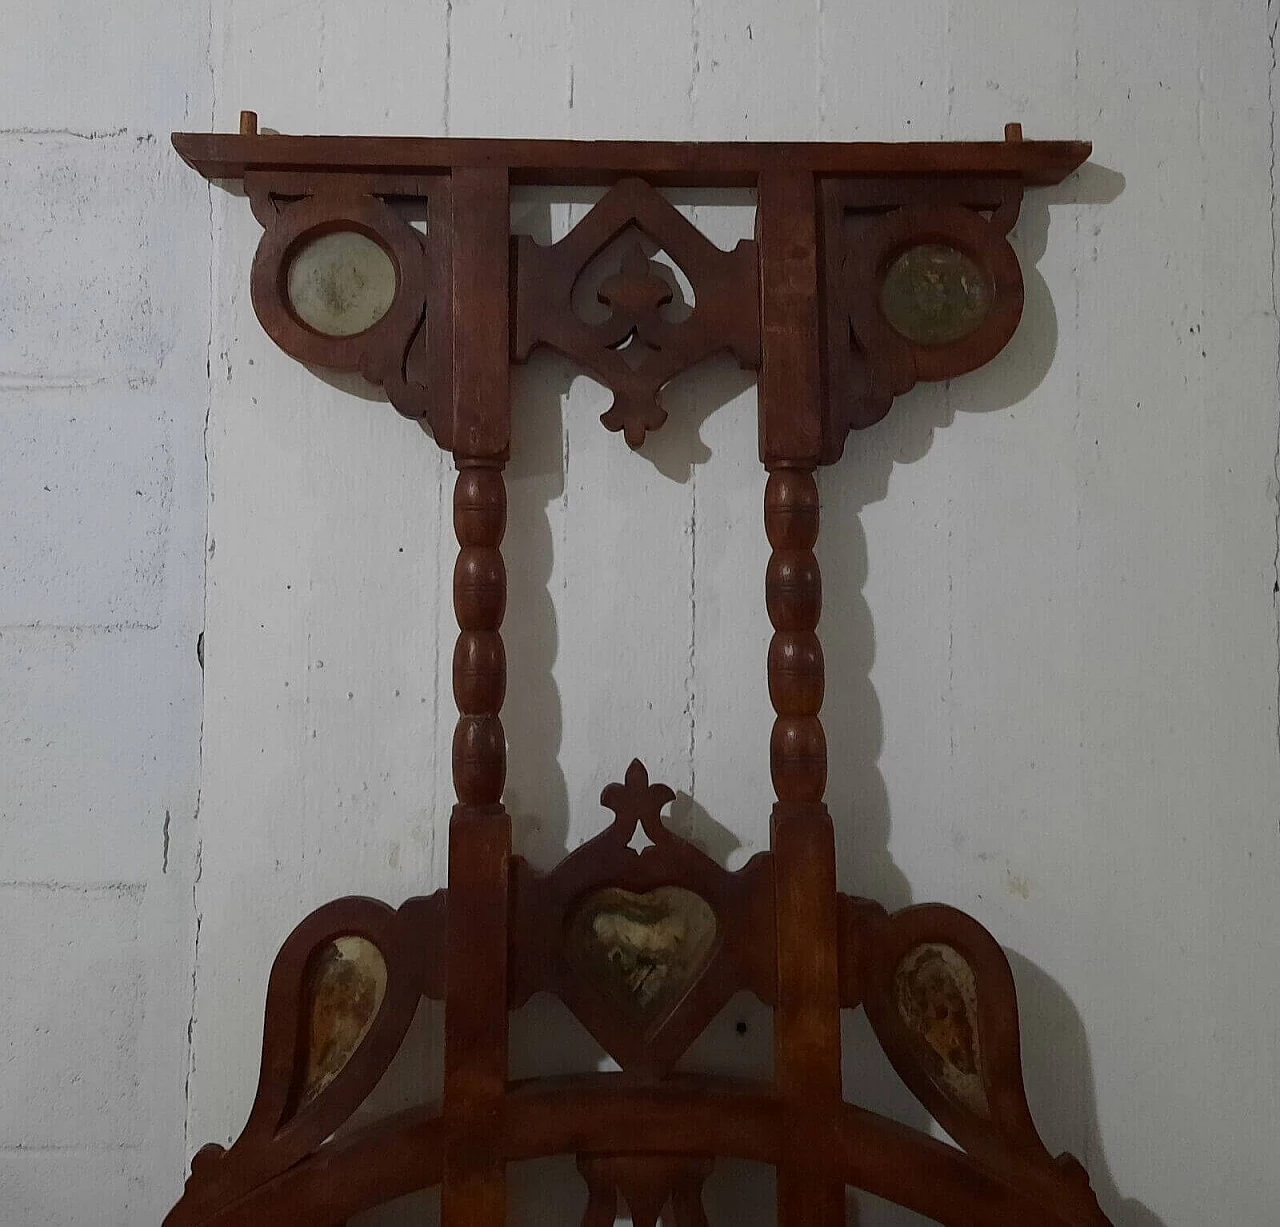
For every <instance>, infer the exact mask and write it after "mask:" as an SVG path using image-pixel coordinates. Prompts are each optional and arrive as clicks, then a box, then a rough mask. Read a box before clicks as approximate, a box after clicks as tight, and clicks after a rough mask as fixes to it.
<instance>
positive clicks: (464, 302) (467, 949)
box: [440, 169, 511, 1227]
mask: <svg viewBox="0 0 1280 1227" xmlns="http://www.w3.org/2000/svg"><path fill="white" fill-rule="evenodd" d="M508 197H509V188H508V181H507V174H506V171H505V170H501V169H498V170H488V169H477V170H456V171H455V172H454V174H453V192H452V199H453V307H454V319H453V333H454V355H453V360H454V371H455V384H454V388H455V391H454V433H453V439H454V458H455V460H456V462H457V466H458V477H457V482H456V485H455V489H454V500H453V524H454V532H455V534H456V536H457V539H458V547H459V548H458V560H457V564H456V566H455V568H454V573H453V602H454V610H455V612H456V614H457V619H458V640H457V645H456V647H455V650H454V656H453V693H454V698H455V700H456V701H457V704H458V725H457V729H456V730H455V732H454V737H453V783H454V789H455V791H456V792H457V796H458V803H457V805H455V806H454V810H453V815H452V817H451V818H450V821H449V912H450V917H451V918H452V919H451V923H450V925H449V937H448V951H449V953H448V966H449V978H448V989H447V996H446V1003H445V1076H444V1114H445V1117H446V1118H447V1120H448V1123H449V1128H448V1146H447V1153H446V1155H445V1170H444V1180H443V1183H442V1187H441V1194H440V1198H441V1200H440V1209H441V1221H442V1223H443V1224H444V1227H504V1225H505V1223H506V1220H507V1196H506V1171H505V1166H504V1163H503V1160H502V1156H501V1154H500V1153H499V1152H498V1151H497V1149H496V1147H495V1143H496V1140H497V1138H498V1135H499V1130H498V1128H497V1126H498V1123H499V1118H500V1115H501V1111H502V1100H503V1096H504V1095H505V1093H506V1084H507V950H508V937H507V919H508V916H507V911H508V906H509V898H508V886H507V883H508V875H509V872H510V870H509V866H510V861H511V819H510V818H509V817H508V815H507V812H506V810H505V809H504V808H503V805H502V789H503V785H504V783H505V782H506V774H507V744H506V735H505V733H504V732H503V728H502V719H501V716H500V712H501V708H502V701H503V698H504V696H505V693H506V678H507V662H506V653H505V650H504V648H503V644H502V634H501V626H502V618H503V614H504V613H505V611H506V603H507V575H506V567H505V565H504V563H503V560H502V551H501V544H502V535H503V531H504V529H505V528H506V521H507V495H506V487H505V484H504V482H503V477H502V466H503V464H504V463H505V462H506V458H507V451H508V448H509V446H510V433H511V429H510V428H511V400H510V388H509V378H510V377H509V367H508V352H509V351H508V340H507V320H508V318H509V305H508V292H509V291H508V284H509V283H508V274H507V250H508V238H507V236H508V231H509V227H510V223H509V210H510V204H509V198H508Z"/></svg>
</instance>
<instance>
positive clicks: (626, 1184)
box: [578, 1155, 712, 1227]
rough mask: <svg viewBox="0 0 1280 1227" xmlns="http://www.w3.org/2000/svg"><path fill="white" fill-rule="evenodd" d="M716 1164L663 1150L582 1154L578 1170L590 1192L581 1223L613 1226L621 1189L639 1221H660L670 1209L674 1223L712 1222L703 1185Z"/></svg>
mask: <svg viewBox="0 0 1280 1227" xmlns="http://www.w3.org/2000/svg"><path fill="white" fill-rule="evenodd" d="M711 1168H712V1161H711V1160H709V1159H702V1160H700V1159H694V1160H690V1159H687V1158H669V1157H666V1156H663V1155H646V1156H644V1157H639V1156H632V1155H609V1156H607V1157H604V1158H581V1159H579V1160H578V1170H579V1171H580V1172H581V1173H582V1178H583V1179H584V1180H585V1181H586V1182H587V1192H588V1200H587V1210H586V1213H585V1214H584V1215H583V1217H582V1227H613V1224H614V1222H615V1221H616V1220H617V1217H618V1209H619V1206H618V1199H619V1195H621V1198H622V1200H623V1201H625V1202H626V1204H627V1211H628V1212H629V1214H630V1216H631V1222H632V1224H633V1225H634V1227H657V1224H658V1216H659V1215H661V1214H662V1212H663V1211H664V1210H667V1209H669V1210H670V1214H669V1216H668V1217H667V1219H666V1220H665V1221H666V1222H667V1223H669V1224H670V1227H708V1223H707V1215H706V1211H705V1210H704V1209H703V1208H702V1186H703V1185H704V1184H706V1182H707V1177H708V1176H710V1175H711Z"/></svg>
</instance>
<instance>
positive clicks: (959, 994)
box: [894, 942, 990, 1117]
mask: <svg viewBox="0 0 1280 1227" xmlns="http://www.w3.org/2000/svg"><path fill="white" fill-rule="evenodd" d="M894 992H895V996H896V998H897V1002H896V1004H897V1007H898V1014H899V1016H900V1017H901V1018H902V1021H903V1023H904V1024H905V1025H906V1027H907V1030H908V1031H910V1032H911V1033H912V1034H913V1035H914V1036H916V1037H917V1039H919V1040H921V1041H923V1044H924V1046H925V1049H926V1053H927V1055H928V1057H929V1058H930V1061H929V1064H931V1065H932V1066H933V1069H934V1072H935V1074H936V1075H937V1076H938V1077H939V1078H940V1079H941V1081H942V1082H943V1083H944V1084H945V1085H946V1087H947V1088H948V1090H950V1091H951V1093H952V1094H953V1095H955V1096H956V1097H957V1098H958V1099H959V1100H960V1101H961V1102H962V1103H964V1105H965V1106H966V1107H967V1108H968V1109H969V1110H970V1111H971V1112H974V1113H976V1114H977V1115H979V1116H982V1117H989V1116H990V1108H989V1106H988V1104H987V1092H986V1086H985V1083H984V1080H983V1071H982V1043H981V1039H980V1037H979V1032H978V981H977V977H976V976H975V975H974V971H973V968H972V967H970V966H969V964H968V962H967V961H966V960H965V959H964V957H963V956H962V955H961V954H960V952H959V951H958V950H956V949H955V948H954V947H952V946H946V945H943V944H941V943H939V942H928V943H926V944H925V945H922V946H917V947H916V948H915V949H914V950H912V951H911V952H910V953H909V954H908V955H907V956H906V958H904V959H903V960H902V962H901V963H899V964H898V970H897V973H896V974H895V976H894Z"/></svg>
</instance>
